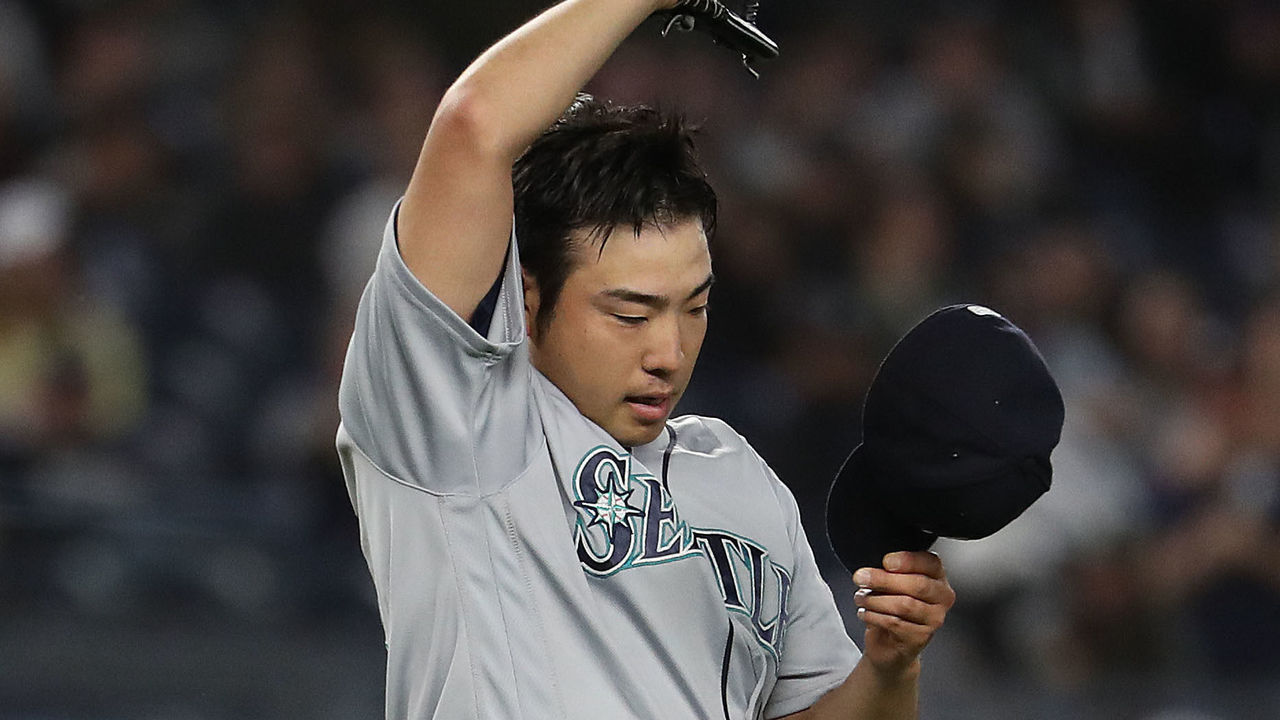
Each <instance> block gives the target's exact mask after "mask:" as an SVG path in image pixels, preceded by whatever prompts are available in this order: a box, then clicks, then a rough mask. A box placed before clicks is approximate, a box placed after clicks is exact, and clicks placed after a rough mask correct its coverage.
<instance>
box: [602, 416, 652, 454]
mask: <svg viewBox="0 0 1280 720" xmlns="http://www.w3.org/2000/svg"><path fill="white" fill-rule="evenodd" d="M620 425H621V424H620ZM665 427H666V422H665V421H664V422H655V423H645V424H640V423H637V422H634V421H632V422H629V423H626V424H625V426H621V427H615V428H609V429H608V430H609V434H610V435H612V436H613V439H614V440H617V441H618V444H619V445H622V446H623V447H629V448H630V447H639V446H640V445H648V444H649V443H651V442H653V441H654V440H657V439H658V436H659V435H661V434H662V430H663V428H665Z"/></svg>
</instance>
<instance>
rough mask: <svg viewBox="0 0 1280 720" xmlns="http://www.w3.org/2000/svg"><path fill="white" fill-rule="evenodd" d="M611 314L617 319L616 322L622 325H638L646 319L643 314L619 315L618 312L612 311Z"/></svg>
mask: <svg viewBox="0 0 1280 720" xmlns="http://www.w3.org/2000/svg"><path fill="white" fill-rule="evenodd" d="M613 316H614V317H615V318H617V319H618V322H620V323H622V324H624V325H639V324H640V323H642V322H644V321H645V320H646V318H645V316H643V315H620V314H618V313H613Z"/></svg>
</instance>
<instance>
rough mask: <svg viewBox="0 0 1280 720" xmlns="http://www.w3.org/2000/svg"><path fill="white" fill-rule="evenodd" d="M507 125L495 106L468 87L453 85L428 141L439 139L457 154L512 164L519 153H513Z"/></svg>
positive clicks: (445, 97)
mask: <svg viewBox="0 0 1280 720" xmlns="http://www.w3.org/2000/svg"><path fill="white" fill-rule="evenodd" d="M505 125H506V123H505V122H504V118H503V117H502V116H501V113H499V112H498V111H497V106H496V104H495V103H493V102H491V101H489V100H488V99H487V98H486V97H485V96H484V95H483V94H482V93H480V92H477V91H475V90H474V89H471V88H468V87H467V86H466V85H454V86H453V87H451V88H449V90H448V91H447V92H446V93H445V94H444V97H443V98H442V99H441V100H440V105H439V107H437V108H436V114H435V117H434V118H432V120H431V129H430V131H429V133H428V138H429V139H430V138H431V137H432V136H436V137H437V138H438V139H439V140H440V141H441V142H443V143H447V145H448V146H449V147H450V148H451V149H452V150H453V151H454V152H465V153H467V154H468V155H471V156H474V157H485V158H495V159H499V160H502V161H505V162H507V163H508V164H509V163H510V162H512V161H514V160H515V157H516V155H517V154H518V153H519V149H514V150H513V149H512V148H513V146H514V145H515V142H514V140H513V139H512V138H509V137H507V134H508V132H507V131H506V128H505Z"/></svg>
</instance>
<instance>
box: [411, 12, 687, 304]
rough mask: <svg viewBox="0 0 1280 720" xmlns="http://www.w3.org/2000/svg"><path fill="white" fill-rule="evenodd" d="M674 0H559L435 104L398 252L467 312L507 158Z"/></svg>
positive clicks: (500, 213)
mask: <svg viewBox="0 0 1280 720" xmlns="http://www.w3.org/2000/svg"><path fill="white" fill-rule="evenodd" d="M673 4H674V0H565V2H561V3H559V4H557V5H555V6H553V7H551V8H550V9H548V10H546V11H545V12H543V13H542V14H540V15H538V16H537V17H535V18H534V19H533V20H530V21H529V22H528V23H526V24H525V25H523V26H521V27H520V28H519V29H517V30H516V31H515V32H513V33H511V34H510V35H508V36H507V37H505V38H503V39H502V40H501V41H499V42H498V43H497V44H496V45H494V46H493V47H491V48H489V49H488V50H487V51H485V52H484V53H483V54H481V55H480V57H479V58H477V59H476V60H475V62H473V63H472V64H471V66H470V67H468V68H467V69H466V71H464V72H463V73H462V75H461V76H460V77H459V78H458V79H457V81H456V82H454V84H453V86H452V87H450V88H449V90H448V91H447V92H446V93H445V95H444V98H443V99H442V100H441V102H440V106H439V107H438V108H437V109H436V113H435V117H434V118H433V119H432V121H431V127H430V129H429V130H428V131H427V138H426V141H425V142H424V143H423V146H422V153H421V155H419V157H418V164H417V167H416V168H415V169H414V171H413V177H412V179H411V180H410V181H409V188H408V190H407V191H406V192H405V198H404V202H403V203H402V204H401V207H400V215H399V220H398V230H399V240H400V254H401V256H402V257H403V258H404V261H405V263H406V264H407V265H408V266H409V269H410V270H411V271H413V274H414V275H415V276H417V278H418V280H419V281H421V282H422V284H423V285H425V286H426V287H427V288H428V289H429V290H431V292H432V293H433V294H435V296H436V297H438V298H440V299H441V300H442V301H443V302H444V303H445V304H446V305H448V306H449V307H450V308H451V309H452V310H453V311H454V312H456V313H457V314H458V315H459V316H461V317H462V318H464V319H470V317H471V315H472V313H474V312H475V309H476V306H477V305H478V304H479V303H480V300H481V299H482V298H483V297H484V295H485V293H486V292H487V291H488V289H489V287H490V286H491V285H492V284H493V282H494V280H495V279H496V278H497V277H498V273H499V272H500V270H501V268H502V262H503V257H504V254H505V251H506V248H507V242H508V238H509V237H510V232H511V216H512V195H511V165H512V163H513V162H514V161H515V159H516V158H517V157H518V156H519V155H520V153H522V152H523V151H524V149H525V148H526V147H528V145H529V144H530V143H531V142H532V141H533V140H534V139H535V138H536V137H537V136H538V135H539V134H540V133H541V132H542V131H543V130H545V129H546V128H547V127H549V126H550V125H551V123H553V122H554V121H555V120H556V118H557V117H559V116H560V114H561V113H562V112H564V110H565V108H567V107H568V106H569V104H570V103H571V102H573V98H574V96H575V94H576V93H577V92H578V91H579V90H581V88H582V86H583V85H585V84H586V82H587V80H589V79H590V78H591V76H592V75H594V74H595V72H596V71H597V70H598V69H599V68H600V66H601V65H603V64H604V62H605V60H607V59H608V57H609V56H610V55H611V54H612V53H613V51H614V49H615V48H617V46H618V45H619V44H620V43H621V42H622V41H623V40H624V39H625V38H626V37H627V35H629V34H630V33H631V31H632V30H634V29H635V28H636V26H638V25H639V24H640V23H641V22H642V21H644V19H645V18H647V17H648V16H649V15H650V14H652V13H653V12H654V11H656V10H659V9H663V8H666V7H670V6H671V5H673Z"/></svg>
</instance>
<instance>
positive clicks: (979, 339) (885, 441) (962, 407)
mask: <svg viewBox="0 0 1280 720" xmlns="http://www.w3.org/2000/svg"><path fill="white" fill-rule="evenodd" d="M1064 413H1065V410H1064V406H1063V403H1062V394H1061V392H1059V390H1058V386H1057V384H1056V383H1055V382H1054V380H1053V377H1052V376H1051V375H1050V374H1049V369H1048V368H1047V367H1046V366H1045V362H1044V359H1043V358H1042V357H1041V356H1040V352H1039V350H1037V349H1036V347H1035V345H1034V344H1033V343H1032V342H1031V339H1030V338H1028V337H1027V335H1026V333H1024V332H1023V331H1022V330H1021V329H1019V328H1018V327H1017V326H1015V325H1014V324H1013V323H1011V322H1009V321H1008V320H1006V319H1005V318H1004V317H1002V316H1001V315H1000V314H999V313H997V312H995V311H993V310H990V309H988V308H985V307H982V306H981V305H951V306H948V307H944V308H942V309H940V310H937V311H935V312H934V313H932V314H931V315H929V316H928V317H927V318H925V319H924V320H922V321H921V322H920V323H919V324H918V325H916V326H915V327H914V328H912V329H911V331H910V332H908V333H907V334H906V335H905V336H903V337H902V339H900V340H899V341H898V343H897V344H896V345H895V346H894V347H893V349H892V350H891V351H890V352H889V355H888V356H887V357H886V358H885V359H884V361H883V362H882V363H881V365H880V369H879V370H878V371H877V372H876V376H875V379H874V380H872V382H871V387H870V388H869V389H868V390H867V397H866V400H865V402H864V404H863V409H862V443H861V444H860V445H858V447H856V448H854V450H853V452H852V453H851V454H850V455H849V458H848V459H847V460H845V463H844V466H843V467H841V468H840V472H839V473H838V474H837V475H836V479H835V482H834V483H833V484H832V486H831V493H830V495H829V496H828V497H827V536H828V538H829V539H830V541H831V546H832V548H833V549H834V550H835V552H836V555H837V557H839V558H840V561H841V562H842V563H844V565H845V567H847V568H848V569H849V570H850V571H851V572H852V571H854V570H857V569H858V568H862V567H880V564H881V562H882V560H883V558H884V555H885V554H886V553H890V552H895V551H898V550H926V549H928V548H929V547H930V546H932V545H933V542H934V540H936V539H937V538H939V537H949V538H959V539H975V538H982V537H986V536H988V535H990V534H992V533H994V532H996V531H997V530H999V529H1000V528H1002V527H1004V526H1005V525H1008V524H1009V523H1010V522H1012V521H1013V519H1014V518H1016V517H1018V516H1019V515H1021V514H1022V512H1023V511H1024V510H1026V509H1027V508H1028V507H1030V506H1031V503H1033V502H1035V500H1036V499H1037V498H1039V497H1040V496H1041V495H1043V494H1044V493H1045V492H1046V491H1047V490H1048V489H1049V485H1050V482H1051V480H1052V477H1053V467H1052V465H1051V464H1050V462H1049V455H1050V453H1051V452H1052V451H1053V448H1054V447H1055V446H1057V444H1058V439H1059V437H1060V436H1061V434H1062V422H1063V417H1064Z"/></svg>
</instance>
